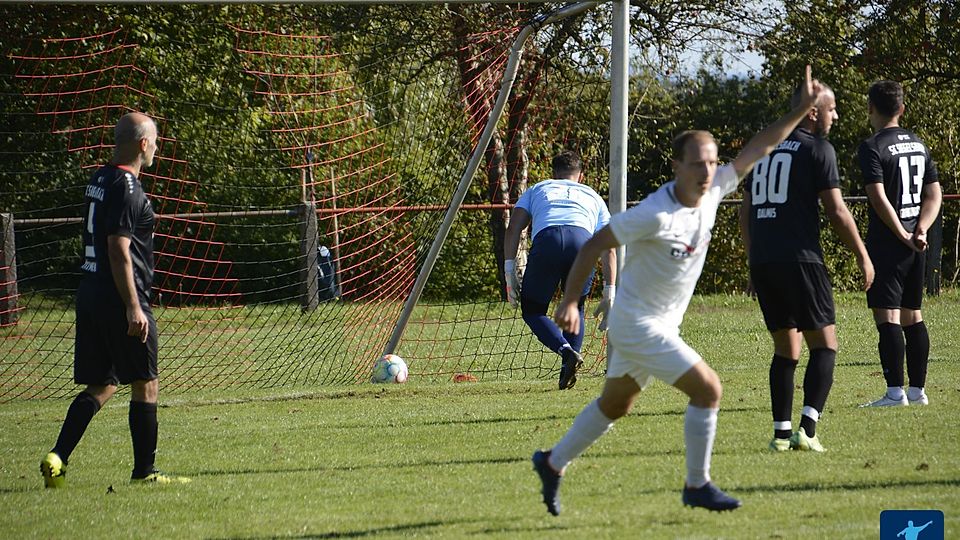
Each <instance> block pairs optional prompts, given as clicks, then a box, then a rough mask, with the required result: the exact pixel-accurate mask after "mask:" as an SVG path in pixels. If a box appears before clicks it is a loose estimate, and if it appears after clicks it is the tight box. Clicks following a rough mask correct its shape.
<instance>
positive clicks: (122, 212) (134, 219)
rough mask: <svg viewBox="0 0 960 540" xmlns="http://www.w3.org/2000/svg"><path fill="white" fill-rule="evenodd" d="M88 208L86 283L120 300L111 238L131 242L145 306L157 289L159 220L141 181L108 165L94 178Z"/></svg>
mask: <svg viewBox="0 0 960 540" xmlns="http://www.w3.org/2000/svg"><path fill="white" fill-rule="evenodd" d="M84 201H85V202H86V204H87V207H86V214H85V216H84V218H83V259H84V261H83V265H82V266H81V267H80V269H81V270H83V274H84V280H85V281H87V282H90V283H92V284H96V285H97V286H98V289H100V291H101V292H102V293H103V294H105V295H107V297H106V298H105V299H113V300H117V299H119V298H120V295H119V292H117V287H116V285H115V284H114V282H113V273H112V271H111V269H110V257H109V254H108V253H107V237H108V236H110V235H120V236H126V237H128V238H129V239H130V258H131V260H132V261H133V280H134V283H135V286H136V289H137V296H138V297H139V299H140V302H141V303H142V304H146V303H148V302H149V299H150V287H152V285H153V227H154V222H155V216H154V213H153V208H152V207H151V206H150V201H149V200H148V199H147V196H146V194H145V193H144V192H143V187H142V186H141V185H140V181H139V180H137V177H136V176H134V174H133V173H132V172H130V171H128V170H126V169H123V168H120V167H117V166H114V165H106V166H104V167H101V168H100V169H99V170H97V172H95V173H93V176H92V177H90V182H89V183H88V184H87V187H86V191H85V192H84Z"/></svg>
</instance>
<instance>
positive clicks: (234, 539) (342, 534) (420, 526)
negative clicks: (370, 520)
mask: <svg viewBox="0 0 960 540" xmlns="http://www.w3.org/2000/svg"><path fill="white" fill-rule="evenodd" d="M479 521H480V520H478V519H473V520H466V519H457V520H450V521H422V522H419V523H406V524H403V525H391V526H389V527H375V528H372V529H363V530H359V531H333V532H327V533H318V534H311V533H305V534H297V535H277V536H224V537H220V538H216V539H214V540H281V539H297V538H300V539H307V538H317V539H323V538H365V537H367V536H378V535H381V534H389V533H405V534H411V535H416V534H424V533H426V529H431V528H433V527H442V526H445V525H463V524H467V523H477V522H479Z"/></svg>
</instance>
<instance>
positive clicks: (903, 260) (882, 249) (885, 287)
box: [867, 242, 927, 310]
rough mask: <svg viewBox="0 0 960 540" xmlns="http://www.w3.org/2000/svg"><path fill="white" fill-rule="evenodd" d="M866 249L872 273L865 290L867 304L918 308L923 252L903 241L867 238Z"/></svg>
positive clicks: (889, 307)
mask: <svg viewBox="0 0 960 540" xmlns="http://www.w3.org/2000/svg"><path fill="white" fill-rule="evenodd" d="M867 252H868V253H869V254H870V260H871V261H873V268H874V271H875V272H876V274H875V275H874V278H873V285H871V286H870V289H869V290H867V306H868V307H870V308H880V309H900V308H905V309H917V310H918V309H920V305H921V304H922V303H923V287H924V277H925V273H926V261H927V258H926V253H917V252H916V251H914V250H912V249H910V248H909V247H907V246H906V245H904V244H902V243H900V242H897V244H888V243H881V242H875V243H873V242H871V243H868V244H867Z"/></svg>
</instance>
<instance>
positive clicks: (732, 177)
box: [533, 66, 821, 515]
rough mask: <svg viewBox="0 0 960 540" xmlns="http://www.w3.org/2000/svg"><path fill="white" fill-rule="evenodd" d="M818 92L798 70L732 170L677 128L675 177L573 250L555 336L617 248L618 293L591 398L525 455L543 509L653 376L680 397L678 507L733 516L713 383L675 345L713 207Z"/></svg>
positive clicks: (552, 506) (704, 141)
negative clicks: (597, 391)
mask: <svg viewBox="0 0 960 540" xmlns="http://www.w3.org/2000/svg"><path fill="white" fill-rule="evenodd" d="M820 92H821V86H820V84H819V83H818V82H817V81H814V80H812V79H811V76H810V67H809V66H808V67H807V71H806V80H805V84H804V85H803V90H802V92H801V99H800V104H799V105H798V106H797V107H794V108H793V110H791V111H790V112H789V113H788V114H786V115H785V116H783V117H781V118H780V119H779V120H777V121H776V122H774V123H773V124H771V125H770V126H768V127H767V128H766V129H764V130H763V131H761V132H760V133H758V134H757V135H755V136H754V137H753V138H752V139H751V140H750V142H749V143H747V145H746V146H744V148H743V149H742V150H741V152H740V154H739V155H738V156H737V157H736V159H734V160H733V162H732V163H730V164H728V165H725V166H723V167H719V166H718V159H717V144H716V142H715V141H714V139H713V136H712V135H711V134H710V133H709V132H706V131H685V132H683V133H681V134H680V135H679V136H677V138H676V139H674V142H673V151H674V161H673V167H674V173H675V180H673V181H670V182H667V183H666V184H664V185H663V186H661V187H660V189H658V190H657V191H656V192H654V193H653V194H651V195H649V196H648V197H647V198H645V199H644V200H643V201H641V202H640V204H639V205H637V206H636V207H634V208H631V209H630V210H628V211H626V212H623V213H620V214H616V215H614V216H613V217H612V218H611V219H610V224H609V225H607V226H606V227H604V228H603V229H601V230H600V231H599V232H598V233H597V234H595V235H594V236H593V237H592V238H591V239H590V240H589V241H587V243H586V244H584V246H583V248H582V249H581V250H580V253H579V255H578V256H577V259H576V261H575V262H574V263H573V267H572V268H571V270H570V274H569V276H567V286H566V289H565V291H564V297H563V300H562V301H561V302H560V304H559V305H558V306H557V309H556V312H555V314H554V319H555V320H556V322H557V324H558V325H559V327H560V328H561V329H564V330H566V331H574V329H577V328H578V327H579V323H580V321H579V317H580V313H579V311H578V310H577V300H578V297H579V292H580V287H581V284H582V283H583V282H584V281H585V280H586V278H587V276H588V275H589V273H590V272H591V270H592V269H593V267H594V265H595V264H596V261H597V258H598V257H599V255H600V254H601V253H602V252H604V251H605V250H608V249H611V248H616V247H618V246H621V245H626V259H625V261H624V268H623V272H622V274H621V281H620V287H619V289H620V290H619V294H618V295H617V299H616V302H615V303H614V304H613V307H612V308H611V311H610V314H609V321H610V322H609V343H610V347H611V349H612V352H611V355H610V363H609V365H608V367H607V379H606V382H605V385H604V388H603V391H602V393H601V395H600V397H599V398H598V399H597V400H596V401H593V402H592V403H590V404H589V405H587V406H586V407H585V408H584V409H583V411H581V412H580V414H579V415H578V416H577V418H576V419H575V420H574V422H573V425H572V426H571V427H570V429H569V430H568V431H567V433H566V435H564V437H563V438H562V439H561V440H560V442H558V443H557V444H556V445H555V446H554V447H553V448H552V449H550V450H546V451H543V450H538V451H537V452H535V453H534V455H533V464H534V469H535V470H536V472H537V474H538V475H539V476H540V481H541V484H542V494H543V502H544V503H545V504H546V506H547V511H548V512H550V513H551V514H553V515H558V514H559V513H560V500H559V496H558V491H559V487H560V479H561V478H562V475H563V472H564V469H565V468H566V466H567V465H568V464H569V463H570V462H571V461H572V460H573V459H574V458H576V457H577V456H579V455H580V454H581V453H583V452H584V451H585V450H586V449H587V448H588V447H589V446H590V445H591V444H593V443H594V442H595V441H596V440H597V439H599V438H600V437H601V436H602V435H603V434H604V433H606V432H607V430H609V429H610V427H612V426H613V422H614V421H615V420H616V419H618V418H620V417H622V416H624V415H626V414H627V412H629V410H630V408H631V406H632V405H633V401H634V399H635V398H636V397H637V395H638V394H639V393H640V391H641V390H642V389H643V388H644V387H645V386H647V385H648V384H649V383H650V381H651V380H652V379H653V378H654V377H656V378H658V379H660V380H662V381H664V382H666V383H667V384H670V385H672V386H674V387H676V388H677V389H679V390H680V391H682V392H683V393H684V394H686V395H687V396H688V397H689V398H690V401H689V404H688V406H687V411H686V415H685V419H684V440H685V443H686V464H687V476H686V482H685V485H684V488H683V492H682V501H683V503H684V504H685V505H689V506H694V507H696V506H700V507H704V508H707V509H708V510H715V511H721V510H733V509H735V508H738V507H740V501H739V500H737V499H735V498H733V497H730V496H729V495H727V494H726V493H724V492H723V491H721V490H720V489H719V488H717V487H716V486H715V485H713V483H711V482H710V456H711V454H712V450H713V440H714V437H715V434H716V427H717V411H718V410H719V406H720V396H721V393H722V388H721V386H720V379H719V377H718V376H717V374H716V372H714V371H713V369H711V368H710V367H709V366H708V365H707V364H706V363H705V362H703V359H702V358H701V357H700V355H699V354H697V352H696V351H694V350H693V349H692V348H691V347H690V346H689V345H687V344H686V343H684V341H683V340H682V339H681V338H680V329H679V326H680V322H681V321H682V320H683V314H684V312H685V311H686V309H687V305H688V304H689V302H690V297H691V296H692V295H693V290H694V287H696V284H697V280H698V278H699V277H700V272H701V270H702V269H703V263H704V260H705V258H706V253H707V247H708V245H709V243H710V235H711V230H712V229H713V225H714V221H715V219H716V214H717V207H718V206H719V204H720V200H721V199H723V197H724V196H725V195H727V194H728V193H732V192H733V191H734V190H736V189H737V185H738V184H739V182H740V179H741V178H742V177H743V176H744V175H745V174H746V173H747V172H748V171H749V170H750V169H751V168H752V167H753V165H754V163H755V162H756V161H757V160H759V159H760V158H762V157H763V156H765V155H767V154H768V153H770V152H771V151H772V150H773V148H774V147H775V146H776V145H777V144H779V143H780V142H781V141H783V140H784V139H785V138H786V137H787V136H788V135H789V134H790V132H791V131H793V129H794V127H796V125H797V124H798V123H799V122H800V120H801V119H803V117H804V115H805V114H806V113H807V111H809V110H810V107H811V106H812V105H813V103H814V101H815V100H816V99H817V97H818V95H819V94H820Z"/></svg>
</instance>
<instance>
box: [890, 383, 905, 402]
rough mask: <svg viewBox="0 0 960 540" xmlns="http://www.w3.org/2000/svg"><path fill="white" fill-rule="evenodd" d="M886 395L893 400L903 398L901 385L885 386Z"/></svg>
mask: <svg viewBox="0 0 960 540" xmlns="http://www.w3.org/2000/svg"><path fill="white" fill-rule="evenodd" d="M887 397H888V398H890V399H893V400H897V401H899V400H901V399H903V387H901V386H888V387H887Z"/></svg>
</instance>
